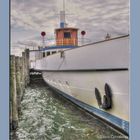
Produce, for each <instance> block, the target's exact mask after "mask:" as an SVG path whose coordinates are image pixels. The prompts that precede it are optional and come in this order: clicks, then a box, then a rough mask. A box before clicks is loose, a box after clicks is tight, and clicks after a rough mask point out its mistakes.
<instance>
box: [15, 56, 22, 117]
mask: <svg viewBox="0 0 140 140" xmlns="http://www.w3.org/2000/svg"><path fill="white" fill-rule="evenodd" d="M20 65H21V62H20V57H18V56H16V57H15V69H16V91H17V108H18V115H19V114H20V111H21V106H20V102H21V95H22V85H21V68H20Z"/></svg>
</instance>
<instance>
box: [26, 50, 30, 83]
mask: <svg viewBox="0 0 140 140" xmlns="http://www.w3.org/2000/svg"><path fill="white" fill-rule="evenodd" d="M25 63H26V69H25V70H26V82H27V85H28V84H29V83H30V71H29V49H26V50H25Z"/></svg>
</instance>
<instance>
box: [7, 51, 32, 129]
mask: <svg viewBox="0 0 140 140" xmlns="http://www.w3.org/2000/svg"><path fill="white" fill-rule="evenodd" d="M29 82H30V73H29V49H26V50H25V52H22V57H18V56H16V57H15V56H14V55H11V59H10V90H11V92H10V124H11V125H10V126H11V129H12V130H16V128H17V127H18V117H19V115H20V113H21V100H22V97H23V93H24V91H25V88H26V87H27V85H28V84H29Z"/></svg>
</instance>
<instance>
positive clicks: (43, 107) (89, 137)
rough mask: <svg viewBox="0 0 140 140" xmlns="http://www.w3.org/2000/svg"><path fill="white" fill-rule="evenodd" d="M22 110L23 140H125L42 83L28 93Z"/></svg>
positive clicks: (27, 91) (20, 123)
mask: <svg viewBox="0 0 140 140" xmlns="http://www.w3.org/2000/svg"><path fill="white" fill-rule="evenodd" d="M21 106H22V115H21V117H20V120H19V128H18V130H17V136H18V139H19V140H111V139H113V140H117V139H118V140H120V139H121V140H122V139H124V140H125V138H124V137H123V136H121V135H119V134H118V133H116V132H115V131H113V130H112V129H111V128H109V127H108V126H106V125H105V124H103V123H101V122H100V121H99V120H98V119H96V118H94V117H92V116H90V115H88V114H86V113H85V112H84V111H82V110H80V109H78V108H77V107H76V106H75V105H73V104H71V103H70V102H68V101H66V100H65V99H63V98H62V97H60V96H58V95H57V94H56V93H53V92H52V91H51V90H50V89H49V88H48V87H47V85H46V84H43V83H42V82H34V83H32V84H31V85H30V86H29V87H28V88H27V89H26V92H25V94H24V98H23V101H22V104H21Z"/></svg>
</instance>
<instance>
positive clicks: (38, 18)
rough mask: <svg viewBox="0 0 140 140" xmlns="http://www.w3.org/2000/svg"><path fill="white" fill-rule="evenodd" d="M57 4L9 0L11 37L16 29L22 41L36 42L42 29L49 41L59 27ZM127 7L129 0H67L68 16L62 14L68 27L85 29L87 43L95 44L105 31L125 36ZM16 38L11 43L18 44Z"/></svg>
mask: <svg viewBox="0 0 140 140" xmlns="http://www.w3.org/2000/svg"><path fill="white" fill-rule="evenodd" d="M61 2H62V0H28V1H27V0H12V1H11V27H12V32H13V34H16V37H17V34H18V30H19V29H23V30H24V32H23V34H22V31H20V36H23V38H24V39H25V35H26V38H32V39H33V38H34V39H37V40H39V38H37V36H38V34H39V33H40V31H42V30H45V31H46V32H47V35H48V36H47V37H48V38H52V37H53V35H54V31H53V30H54V28H57V27H58V26H59V11H60V9H61V8H62V5H61ZM129 7H130V5H129V0H117V1H114V0H69V1H68V0H67V1H66V13H68V14H72V15H66V21H67V22H68V25H70V26H75V27H78V28H80V29H81V30H86V32H87V35H86V37H87V38H88V39H89V40H91V41H97V40H100V39H103V38H104V36H105V34H106V33H107V32H109V33H111V34H112V36H119V35H123V34H128V31H129ZM25 32H30V33H25ZM35 33H36V34H35ZM31 34H32V36H31ZM28 35H29V36H28ZM49 36H50V37H49ZM79 36H80V32H79ZM16 37H15V38H14V36H13V39H14V41H15V40H17V41H18V38H17V39H16Z"/></svg>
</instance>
